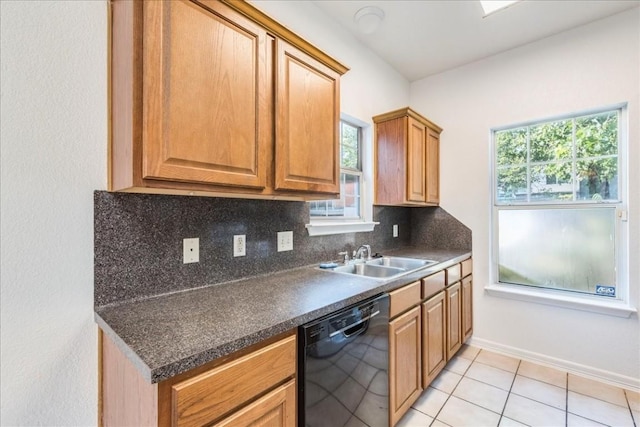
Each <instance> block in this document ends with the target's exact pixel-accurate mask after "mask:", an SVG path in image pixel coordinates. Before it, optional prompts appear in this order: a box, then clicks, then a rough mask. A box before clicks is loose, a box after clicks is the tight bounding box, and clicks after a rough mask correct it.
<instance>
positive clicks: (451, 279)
mask: <svg viewBox="0 0 640 427" xmlns="http://www.w3.org/2000/svg"><path fill="white" fill-rule="evenodd" d="M460 277H461V274H460V264H456V265H454V266H452V267H449V268H447V285H453V284H454V283H456V282H457V281H459V280H460Z"/></svg>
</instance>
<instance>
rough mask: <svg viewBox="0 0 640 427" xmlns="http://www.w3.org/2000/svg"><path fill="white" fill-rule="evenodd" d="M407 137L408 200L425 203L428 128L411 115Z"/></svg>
mask: <svg viewBox="0 0 640 427" xmlns="http://www.w3.org/2000/svg"><path fill="white" fill-rule="evenodd" d="M408 136H409V137H408V139H407V201H409V202H418V203H425V202H426V200H427V192H426V175H425V173H426V170H425V161H426V158H427V155H426V139H427V128H426V127H425V126H424V125H423V124H422V123H420V122H419V121H417V120H416V119H414V118H413V117H409V134H408Z"/></svg>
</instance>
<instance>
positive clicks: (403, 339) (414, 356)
mask: <svg viewBox="0 0 640 427" xmlns="http://www.w3.org/2000/svg"><path fill="white" fill-rule="evenodd" d="M420 323H421V322H420V307H414V308H413V309H411V310H409V311H408V312H407V313H405V314H403V315H402V316H400V317H398V318H396V319H395V320H392V321H391V322H390V323H389V384H390V387H389V399H390V400H389V402H390V408H389V411H390V422H391V425H392V426H393V425H395V424H396V423H397V422H398V420H399V419H400V418H401V417H402V415H404V413H405V412H406V411H407V410H408V409H409V408H410V407H411V405H412V404H413V403H414V402H415V401H416V400H417V399H418V397H420V393H421V392H422V375H421V372H422V350H421V340H422V336H421V325H420Z"/></svg>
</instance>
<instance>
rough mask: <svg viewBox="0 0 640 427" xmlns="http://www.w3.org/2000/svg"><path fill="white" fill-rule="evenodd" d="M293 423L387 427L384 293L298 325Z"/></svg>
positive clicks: (386, 311)
mask: <svg viewBox="0 0 640 427" xmlns="http://www.w3.org/2000/svg"><path fill="white" fill-rule="evenodd" d="M299 336H300V340H299V343H300V352H299V366H298V369H299V371H298V372H300V373H301V376H300V378H299V387H298V393H299V395H298V408H299V414H298V416H299V418H298V425H300V426H307V427H342V426H360V427H362V426H365V427H388V425H389V378H388V369H389V295H387V294H383V295H379V296H376V297H373V298H371V299H368V300H366V301H362V302H360V303H358V304H355V305H352V306H350V307H347V308H344V309H342V310H340V311H338V312H335V313H332V314H330V315H328V316H326V317H323V318H321V319H318V320H316V321H314V322H311V323H308V324H306V325H303V326H301V327H300V335H299Z"/></svg>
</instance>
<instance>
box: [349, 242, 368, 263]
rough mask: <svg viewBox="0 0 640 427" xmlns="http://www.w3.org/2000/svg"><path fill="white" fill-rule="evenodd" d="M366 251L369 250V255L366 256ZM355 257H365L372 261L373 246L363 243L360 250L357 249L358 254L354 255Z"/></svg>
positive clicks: (366, 259)
mask: <svg viewBox="0 0 640 427" xmlns="http://www.w3.org/2000/svg"><path fill="white" fill-rule="evenodd" d="M364 251H367V257H366V258H364ZM353 259H356V260H358V259H364V260H365V261H370V260H371V246H369V245H361V246H360V247H359V248H358V250H357V251H356V254H355V255H354V256H353Z"/></svg>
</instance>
